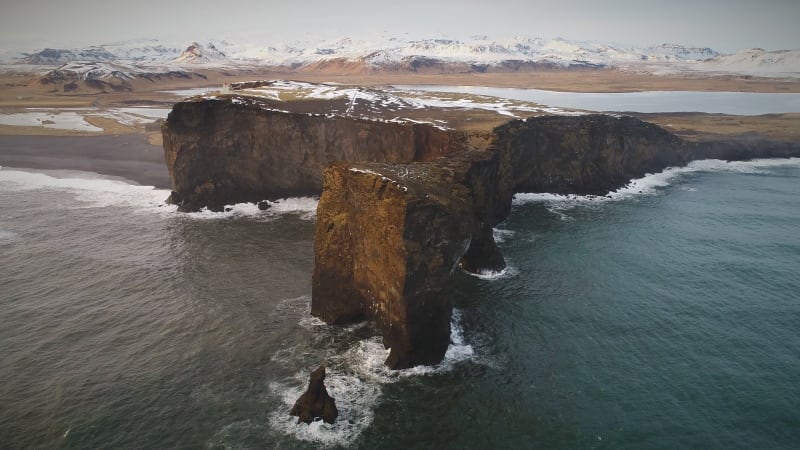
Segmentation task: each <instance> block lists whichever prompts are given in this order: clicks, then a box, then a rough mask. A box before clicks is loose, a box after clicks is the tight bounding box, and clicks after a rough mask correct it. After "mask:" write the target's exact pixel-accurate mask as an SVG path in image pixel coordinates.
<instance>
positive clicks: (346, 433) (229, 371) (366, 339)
mask: <svg viewBox="0 0 800 450" xmlns="http://www.w3.org/2000/svg"><path fill="white" fill-rule="evenodd" d="M59 177H60V178H53V177H51V176H47V175H42V174H37V175H31V174H25V173H23V172H17V171H10V170H7V169H3V170H0V211H2V212H0V252H1V254H2V258H0V311H2V314H0V346H2V355H3V356H2V358H1V359H0V379H2V380H3V381H2V383H0V400H2V404H3V405H11V407H7V406H4V407H3V408H2V409H0V439H1V440H2V442H4V443H5V444H4V445H8V446H10V447H14V448H16V447H66V448H87V447H89V448H95V447H115V448H142V447H146V448H172V447H204V446H205V447H208V446H210V447H235V448H263V447H279V448H292V447H296V448H306V447H307V446H309V445H312V446H322V447H336V446H360V447H369V448H396V447H398V446H411V447H413V446H415V445H416V446H419V445H424V446H426V447H449V448H489V447H492V448H512V447H516V448H520V447H521V448H529V447H563V448H575V447H579V448H586V447H601V448H605V447H607V448H620V447H629V448H630V447H633V448H641V447H660V448H674V447H717V448H727V447H748V448H749V447H753V448H780V447H784V448H790V447H792V446H793V444H796V442H798V441H800V431H798V430H800V415H798V413H797V412H796V405H797V404H798V402H800V389H798V387H797V383H796V380H797V379H798V378H800V361H799V360H798V357H797V356H798V355H800V336H799V335H798V334H799V333H800V331H798V327H797V324H798V323H800V300H798V296H797V292H800V277H799V276H798V273H800V233H798V223H800V196H799V195H798V194H800V188H798V186H800V184H798V181H800V161H798V160H782V161H778V162H775V161H764V162H754V163H722V162H715V161H704V162H698V163H693V164H692V165H690V166H689V167H688V168H683V169H674V170H668V171H665V172H664V173H662V174H658V175H655V176H650V177H646V178H644V179H642V180H639V181H637V182H636V183H634V184H633V185H631V186H630V187H629V188H627V189H623V190H620V191H619V192H617V193H615V194H612V195H611V196H609V197H602V198H586V197H556V196H543V195H538V196H531V195H520V196H518V198H517V200H516V201H515V206H514V212H513V214H512V216H511V218H510V219H509V220H508V221H507V222H506V223H504V224H503V225H502V226H500V227H498V229H497V230H496V231H495V235H496V238H497V240H498V242H499V245H500V246H501V248H502V249H503V251H504V253H505V254H506V256H507V257H508V260H509V262H510V268H509V270H508V271H507V272H506V273H505V274H495V276H489V277H483V278H476V277H471V276H467V275H463V274H461V275H459V276H458V277H457V287H458V291H459V295H458V298H459V300H458V304H457V309H456V311H457V314H456V315H455V317H454V334H453V338H452V340H453V345H451V348H450V351H449V353H448V357H447V358H446V360H445V362H444V363H443V364H441V365H439V366H437V367H433V368H431V367H425V368H416V369H411V370H407V371H401V372H391V371H388V370H386V369H385V368H384V367H383V365H382V361H383V359H384V358H385V357H386V351H385V350H384V349H383V347H382V345H381V344H380V338H379V337H378V336H377V332H376V331H375V330H374V329H373V328H372V327H371V326H369V325H365V324H357V325H353V326H350V327H345V328H339V327H330V326H327V325H325V324H323V323H321V322H319V321H317V320H316V319H313V318H311V317H310V316H309V303H310V299H309V293H310V274H311V271H312V269H313V243H312V234H313V227H314V224H313V210H314V206H315V202H314V201H313V200H310V199H309V200H303V199H300V200H290V201H285V202H283V203H282V204H281V206H279V207H276V208H275V209H273V210H270V211H267V212H259V211H258V210H257V208H255V207H254V206H253V205H237V206H236V207H235V208H234V210H233V211H231V212H229V213H222V214H214V213H199V214H193V215H184V214H178V213H176V212H174V210H173V209H172V208H171V207H168V206H159V205H161V201H162V200H163V198H165V197H166V196H167V194H168V193H167V192H165V191H154V190H152V189H149V188H142V187H133V186H129V185H125V184H122V183H117V182H112V181H108V180H102V179H101V180H97V179H96V180H92V181H86V180H84V179H82V178H85V174H81V175H80V178H79V177H75V176H73V175H64V174H61V175H59ZM321 363H326V364H328V368H329V369H328V378H327V380H326V383H327V384H328V386H329V391H330V392H331V395H332V396H333V397H335V398H336V400H337V405H339V407H340V410H341V415H340V421H339V422H337V423H336V424H335V425H333V426H330V425H327V424H321V423H315V424H313V425H312V426H311V427H307V426H305V425H296V424H295V422H294V419H293V418H291V417H289V416H288V415H287V414H286V412H287V411H288V409H289V408H290V407H291V404H292V403H293V402H294V400H295V399H296V397H297V396H299V394H300V393H301V391H302V389H303V388H304V386H305V384H306V382H307V376H308V373H309V372H310V371H311V370H312V369H314V368H315V367H316V366H318V365H319V364H321Z"/></svg>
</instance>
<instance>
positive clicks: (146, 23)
mask: <svg viewBox="0 0 800 450" xmlns="http://www.w3.org/2000/svg"><path fill="white" fill-rule="evenodd" d="M0 12H1V14H0V49H5V50H10V49H14V50H20V49H23V50H34V49H38V48H41V47H44V46H49V47H58V48H69V47H75V46H86V45H94V44H103V43H110V42H114V41H119V40H124V39H132V38H159V39H164V40H169V41H176V42H183V41H185V42H186V43H188V42H189V41H191V40H205V39H209V38H230V39H235V38H237V37H238V38H240V39H241V38H243V37H258V38H260V39H263V40H264V41H265V42H279V41H287V40H293V39H306V38H334V37H341V36H349V37H356V38H368V37H370V36H374V35H376V34H385V33H388V34H392V35H397V36H405V37H430V36H435V35H443V36H451V37H455V38H466V37H469V36H471V35H475V34H485V35H488V36H489V37H491V38H506V37H512V36H514V35H525V36H531V37H534V36H539V37H545V38H553V37H563V38H566V39H570V40H579V41H581V40H583V41H603V42H613V43H620V44H631V45H651V44H660V43H665V42H669V43H678V44H684V45H698V46H704V47H711V48H713V49H715V50H718V51H724V52H732V51H736V50H741V49H745V48H751V47H762V48H766V49H768V50H779V49H797V48H800V1H798V0H779V1H770V0H762V1H756V0H749V1H742V0H728V1H724V0H691V1H687V0H668V1H665V0H661V1H647V0H606V1H603V0H548V1H538V0H535V1H521V0H480V1H473V0H461V1H447V2H442V1H436V0H395V1H388V2H387V1H379V0H372V1H369V0H339V1H335V0H327V1H322V0H283V1H280V2H278V1H274V0H260V1H259V0H243V1H236V0H221V1H217V2H213V3H212V2H210V0H199V1H191V2H190V1H182V0H128V1H121V0H3V6H2V9H1V10H0ZM405 33H408V35H405Z"/></svg>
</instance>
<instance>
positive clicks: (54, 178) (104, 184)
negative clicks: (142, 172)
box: [0, 167, 319, 220]
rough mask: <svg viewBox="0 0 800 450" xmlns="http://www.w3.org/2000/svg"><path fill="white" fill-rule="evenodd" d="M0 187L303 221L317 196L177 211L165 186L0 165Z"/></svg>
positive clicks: (97, 204) (146, 208) (310, 216)
mask: <svg viewBox="0 0 800 450" xmlns="http://www.w3.org/2000/svg"><path fill="white" fill-rule="evenodd" d="M0 189H5V190H10V191H30V190H61V191H65V192H71V193H73V194H74V195H75V199H76V200H78V201H80V202H82V203H83V205H82V206H81V207H88V208H103V207H108V206H117V207H125V208H133V209H135V210H136V211H139V212H154V213H158V214H169V215H176V214H180V216H181V217H188V218H193V219H201V220H210V219H211V220H213V219H230V218H250V219H256V220H274V219H275V218H277V217H279V216H282V215H285V214H296V215H298V216H299V217H300V218H301V219H304V220H314V219H315V218H316V211H317V204H318V203H319V201H318V199H316V198H313V197H297V198H285V199H280V200H275V201H273V202H271V205H272V206H271V207H270V208H268V209H266V210H263V211H262V210H259V209H258V206H257V205H256V204H255V203H237V204H234V205H227V206H226V207H225V211H221V212H215V211H209V210H207V209H203V210H201V211H198V212H193V213H185V214H184V213H178V212H177V206H175V205H167V204H166V202H165V200H166V199H167V197H169V195H170V191H169V190H166V189H156V188H154V187H153V186H140V185H135V184H131V183H129V182H128V181H127V180H122V179H119V178H113V177H108V176H104V175H100V174H96V173H93V172H80V171H63V170H62V171H58V170H56V171H35V172H34V171H26V170H20V169H11V168H5V167H0Z"/></svg>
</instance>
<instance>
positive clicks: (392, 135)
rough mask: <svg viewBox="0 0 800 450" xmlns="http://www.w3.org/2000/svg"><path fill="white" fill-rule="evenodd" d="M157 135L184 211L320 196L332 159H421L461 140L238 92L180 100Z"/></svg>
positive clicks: (418, 127) (453, 135)
mask: <svg viewBox="0 0 800 450" xmlns="http://www.w3.org/2000/svg"><path fill="white" fill-rule="evenodd" d="M162 135H163V140H164V151H165V159H166V163H167V168H168V169H169V173H170V177H171V179H172V183H173V186H174V190H175V192H176V193H177V195H175V196H173V201H175V203H178V204H179V206H180V209H181V210H183V211H191V210H197V209H199V208H201V207H203V206H207V207H209V208H210V209H214V210H221V209H222V208H223V206H224V205H225V204H226V203H233V202H243V201H258V200H263V199H275V198H280V197H286V196H305V195H318V194H319V193H320V192H321V190H322V172H323V169H324V168H325V166H326V165H327V164H328V163H330V162H332V161H353V162H355V161H380V162H392V163H407V162H411V161H425V160H429V159H431V158H434V157H437V156H443V155H448V154H450V153H453V152H454V151H457V150H458V149H460V148H461V146H462V145H464V140H465V138H464V136H463V135H462V134H459V133H453V132H447V131H442V130H439V129H437V128H434V127H432V126H429V125H421V124H409V123H403V124H401V123H383V122H374V121H366V120H359V119H350V118H345V117H327V116H322V115H310V114H299V113H287V112H283V111H278V110H274V109H270V108H267V107H265V105H264V104H262V103H261V102H259V101H258V100H255V99H242V98H238V97H219V98H214V99H198V100H194V101H185V102H181V103H178V104H176V105H175V107H174V108H173V110H172V112H171V113H170V115H169V118H168V119H167V120H166V121H165V123H164V125H163V127H162Z"/></svg>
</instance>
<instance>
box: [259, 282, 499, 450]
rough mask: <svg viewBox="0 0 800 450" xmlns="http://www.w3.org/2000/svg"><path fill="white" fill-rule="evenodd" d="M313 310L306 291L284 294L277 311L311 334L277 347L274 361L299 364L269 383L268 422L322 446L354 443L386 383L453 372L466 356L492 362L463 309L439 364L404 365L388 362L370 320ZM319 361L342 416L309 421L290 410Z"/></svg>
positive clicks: (455, 319) (456, 313)
mask: <svg viewBox="0 0 800 450" xmlns="http://www.w3.org/2000/svg"><path fill="white" fill-rule="evenodd" d="M309 313H310V298H309V297H307V296H306V297H299V298H295V299H288V300H285V301H284V302H283V305H280V306H279V307H278V308H277V309H276V314H278V315H281V316H284V315H286V316H287V317H288V318H299V319H298V325H299V327H300V328H302V329H303V331H304V332H305V333H307V334H308V335H310V337H311V340H310V342H307V343H304V344H297V345H293V346H287V347H284V348H282V349H280V350H278V351H277V352H275V354H274V355H273V357H272V359H273V361H275V362H279V363H281V364H282V365H284V366H289V367H299V368H300V370H299V371H297V372H296V373H294V374H293V375H291V376H290V377H289V378H287V379H285V380H283V381H280V382H276V381H273V382H271V383H270V384H269V388H270V391H271V392H272V394H273V395H275V396H276V397H277V398H278V399H279V402H278V403H279V405H278V407H277V408H276V409H275V410H274V411H272V412H271V413H270V414H269V424H270V426H271V427H272V428H273V429H275V430H277V431H279V432H281V433H282V434H284V435H286V436H288V437H293V438H295V439H297V440H300V441H305V442H313V443H314V444H316V445H321V446H323V447H331V446H351V445H353V443H354V442H355V441H356V440H357V439H358V437H359V436H360V435H361V433H362V432H363V431H364V430H365V429H367V427H368V426H369V425H370V424H371V423H372V421H373V419H374V411H375V408H376V407H377V406H378V404H379V403H380V401H381V396H382V393H383V386H385V385H388V384H392V383H396V382H398V381H401V380H404V379H409V378H412V377H420V376H431V375H436V374H442V373H446V372H450V371H452V370H454V369H455V368H456V367H457V366H458V365H459V364H461V363H464V362H466V361H471V362H474V363H477V364H484V365H492V364H493V363H492V361H491V360H490V359H489V358H488V357H487V356H485V355H486V353H487V352H486V351H485V347H486V342H485V340H486V339H485V338H483V337H482V336H474V337H471V339H470V340H469V342H468V341H467V339H465V337H464V330H463V327H462V325H461V323H462V314H463V313H462V311H460V310H458V309H456V310H454V311H453V317H452V322H451V333H450V346H449V347H448V349H447V353H446V354H445V357H444V360H443V361H442V362H441V363H439V364H437V365H435V366H417V367H412V368H409V369H404V370H391V369H389V368H388V367H386V366H385V365H384V361H385V360H386V358H387V357H388V355H389V350H388V349H385V348H384V347H383V344H382V340H381V337H380V336H379V335H378V334H377V330H376V329H374V328H373V327H372V325H371V324H369V323H358V324H354V325H350V326H346V327H338V326H330V325H327V324H325V323H324V322H322V321H320V320H319V319H317V318H315V317H312V316H310V314H309ZM365 335H366V336H365ZM342 342H345V344H342ZM321 361H324V362H325V364H326V377H325V385H326V387H327V389H328V392H329V393H330V395H331V397H333V398H334V399H336V406H337V408H338V410H339V418H338V419H337V421H336V422H335V423H334V424H327V423H324V422H322V421H317V422H313V423H312V424H311V425H306V424H303V423H301V424H298V423H297V418H296V417H292V416H290V415H289V414H288V411H289V410H290V409H291V407H292V406H293V405H294V402H295V401H296V400H297V398H298V397H300V395H301V394H302V393H303V392H304V390H305V388H306V386H307V384H308V374H309V373H310V372H311V370H313V369H315V368H316V366H317V365H319V363H320V362H321Z"/></svg>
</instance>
